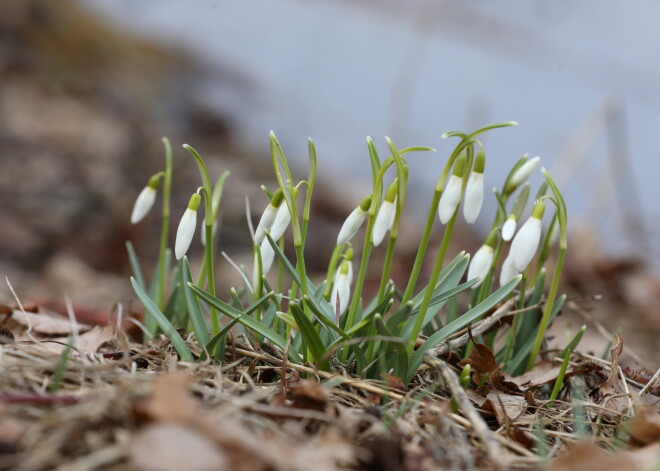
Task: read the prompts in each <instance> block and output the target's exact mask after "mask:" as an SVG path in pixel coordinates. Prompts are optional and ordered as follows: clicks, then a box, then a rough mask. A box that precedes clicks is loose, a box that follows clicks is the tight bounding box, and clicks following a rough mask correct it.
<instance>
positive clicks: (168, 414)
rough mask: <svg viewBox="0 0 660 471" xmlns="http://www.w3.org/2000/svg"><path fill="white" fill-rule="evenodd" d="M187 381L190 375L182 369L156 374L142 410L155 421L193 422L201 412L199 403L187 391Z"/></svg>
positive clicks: (188, 381)
mask: <svg viewBox="0 0 660 471" xmlns="http://www.w3.org/2000/svg"><path fill="white" fill-rule="evenodd" d="M189 383H190V375H189V374H188V373H187V372H184V371H179V372H176V373H170V374H164V375H158V376H157V377H156V379H155V380H154V382H153V386H152V391H151V395H150V396H149V398H147V400H146V401H145V403H144V411H145V412H146V413H147V415H148V416H149V417H151V419H152V420H155V421H157V422H178V423H181V424H190V423H195V421H197V420H198V419H199V418H200V417H201V416H202V414H201V412H200V409H199V404H198V403H197V401H196V400H195V399H194V398H193V396H192V395H191V394H190V393H189V392H188V384H189Z"/></svg>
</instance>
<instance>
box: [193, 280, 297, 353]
mask: <svg viewBox="0 0 660 471" xmlns="http://www.w3.org/2000/svg"><path fill="white" fill-rule="evenodd" d="M188 286H190V289H191V290H192V291H193V293H195V295H197V296H198V297H199V298H200V299H202V301H204V302H205V303H207V304H208V305H209V306H211V307H213V308H215V309H217V310H218V311H220V312H222V313H223V314H224V315H226V316H228V317H230V318H232V319H239V321H238V322H240V323H241V324H242V325H244V326H245V327H247V328H248V329H251V330H253V331H255V332H256V333H258V334H259V335H262V336H264V337H265V338H267V339H268V340H270V341H271V342H272V343H273V344H274V345H277V346H278V347H279V348H281V349H282V350H284V349H285V348H286V340H284V337H282V336H281V335H279V334H278V333H277V332H275V331H274V330H272V329H271V328H269V327H267V326H265V325H264V324H262V323H261V322H259V321H258V320H256V319H254V318H252V317H250V316H249V315H247V314H248V311H250V309H252V311H254V310H255V309H257V307H258V306H259V305H260V304H261V303H262V302H263V300H264V299H265V298H267V297H269V296H270V294H269V295H266V296H264V297H262V298H261V299H260V300H258V301H257V302H255V303H254V304H253V305H252V306H251V308H248V309H247V310H246V312H245V314H246V315H244V313H243V312H241V311H239V310H238V309H236V308H234V307H233V306H231V305H230V304H227V303H226V302H224V301H221V300H220V299H218V298H216V297H215V296H213V295H211V294H209V293H208V292H206V291H204V290H202V289H199V288H198V287H197V286H194V285H192V284H189V285H188ZM252 311H250V312H252ZM292 360H293V361H299V360H296V359H295V357H294V358H292Z"/></svg>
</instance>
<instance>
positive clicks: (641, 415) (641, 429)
mask: <svg viewBox="0 0 660 471" xmlns="http://www.w3.org/2000/svg"><path fill="white" fill-rule="evenodd" d="M629 433H630V439H631V442H633V443H634V444H637V445H649V444H651V443H654V442H657V441H660V412H658V410H656V409H653V408H650V407H640V408H638V409H637V410H636V412H635V416H634V417H633V419H632V422H631V424H630V430H629Z"/></svg>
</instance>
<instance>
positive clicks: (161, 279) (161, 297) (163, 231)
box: [158, 137, 172, 309]
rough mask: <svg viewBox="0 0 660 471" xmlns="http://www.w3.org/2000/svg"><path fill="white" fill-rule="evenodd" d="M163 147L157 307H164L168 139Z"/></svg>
mask: <svg viewBox="0 0 660 471" xmlns="http://www.w3.org/2000/svg"><path fill="white" fill-rule="evenodd" d="M162 141H163V146H164V147H165V178H164V182H163V221H162V226H161V230H160V248H159V251H158V260H159V265H158V307H159V308H160V309H164V307H165V268H166V267H165V251H166V250H167V239H168V237H169V230H170V194H171V191H172V146H171V145H170V141H169V139H167V138H166V137H164V138H163V139H162Z"/></svg>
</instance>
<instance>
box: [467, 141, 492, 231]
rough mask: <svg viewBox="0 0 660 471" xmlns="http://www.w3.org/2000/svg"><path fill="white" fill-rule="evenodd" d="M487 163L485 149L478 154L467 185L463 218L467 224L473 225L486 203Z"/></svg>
mask: <svg viewBox="0 0 660 471" xmlns="http://www.w3.org/2000/svg"><path fill="white" fill-rule="evenodd" d="M485 163H486V154H485V153H484V151H483V149H480V150H479V152H477V157H476V158H475V161H474V169H472V172H471V173H470V177H469V178H468V182H467V185H466V186H465V203H464V204H463V217H464V218H465V222H467V223H468V224H473V223H474V222H475V221H476V220H477V217H479V212H480V211H481V206H482V204H483V202H484V166H485Z"/></svg>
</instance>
